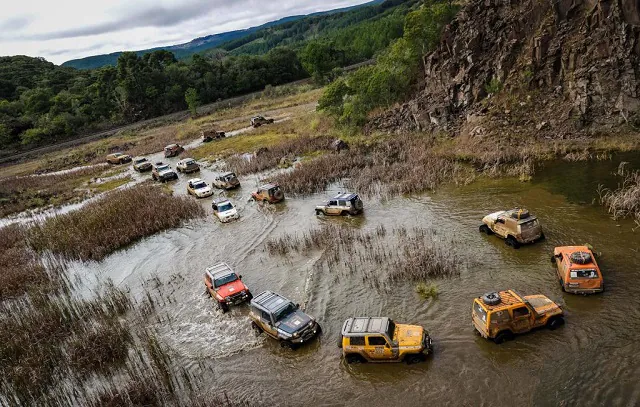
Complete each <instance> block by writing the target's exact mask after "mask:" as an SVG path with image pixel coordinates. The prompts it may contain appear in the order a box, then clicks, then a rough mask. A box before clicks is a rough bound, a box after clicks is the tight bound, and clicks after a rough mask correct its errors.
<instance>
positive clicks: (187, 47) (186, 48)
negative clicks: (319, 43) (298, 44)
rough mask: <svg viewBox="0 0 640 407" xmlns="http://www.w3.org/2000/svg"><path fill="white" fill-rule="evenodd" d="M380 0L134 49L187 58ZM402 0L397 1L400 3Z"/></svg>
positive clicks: (93, 64)
mask: <svg viewBox="0 0 640 407" xmlns="http://www.w3.org/2000/svg"><path fill="white" fill-rule="evenodd" d="M382 2H384V0H373V1H370V2H367V3H364V4H360V5H357V6H352V7H345V8H340V9H335V10H329V11H323V12H318V13H313V14H309V15H298V16H289V17H284V18H282V19H279V20H276V21H271V22H268V23H266V24H262V25H260V26H256V27H251V28H247V29H243V30H235V31H229V32H224V33H219V34H213V35H208V36H205V37H200V38H196V39H194V40H191V41H189V42H187V43H184V44H177V45H171V46H166V47H156V48H150V49H144V50H139V51H134V52H135V53H136V54H137V55H138V56H142V55H144V54H148V53H151V52H153V51H159V50H165V51H169V52H171V53H173V54H174V55H175V57H176V58H177V59H186V58H189V57H191V56H192V55H193V54H197V53H201V52H203V51H207V50H211V49H214V48H217V47H219V46H222V48H223V49H227V48H229V47H224V46H223V44H226V43H229V42H231V43H233V42H234V41H237V40H242V39H244V38H247V37H250V38H251V40H250V41H255V40H256V39H258V38H263V37H266V36H268V35H269V34H270V33H271V32H272V29H274V28H276V27H277V28H278V29H280V27H282V30H286V29H287V27H289V26H291V24H292V23H294V22H296V21H299V20H310V21H313V22H321V21H323V19H324V18H325V17H329V16H333V15H335V14H345V13H346V14H348V12H349V11H353V10H357V9H360V8H363V7H365V8H366V7H369V6H374V5H377V4H380V3H382ZM396 2H397V0H396ZM401 2H402V1H400V3H401ZM271 48H273V47H271ZM271 48H269V49H271ZM122 52H123V51H121V52H113V53H111V54H102V55H94V56H90V57H85V58H79V59H73V60H71V61H67V62H65V63H63V64H62V66H65V67H72V68H77V69H94V68H100V67H102V66H106V65H113V66H115V65H116V63H117V61H118V57H119V56H120V55H122ZM264 52H266V51H264ZM264 52H262V53H264ZM247 53H250V54H253V53H255V52H247Z"/></svg>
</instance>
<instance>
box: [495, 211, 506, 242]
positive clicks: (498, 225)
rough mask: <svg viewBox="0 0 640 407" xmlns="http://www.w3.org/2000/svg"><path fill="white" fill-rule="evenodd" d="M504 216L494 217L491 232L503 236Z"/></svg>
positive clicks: (504, 234)
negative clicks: (494, 221) (494, 220)
mask: <svg viewBox="0 0 640 407" xmlns="http://www.w3.org/2000/svg"><path fill="white" fill-rule="evenodd" d="M505 222H506V220H505V218H503V217H501V216H498V219H496V223H494V224H493V232H494V233H495V234H496V235H498V236H502V237H505V236H506V235H507V225H506V224H505Z"/></svg>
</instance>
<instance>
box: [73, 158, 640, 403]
mask: <svg viewBox="0 0 640 407" xmlns="http://www.w3.org/2000/svg"><path fill="white" fill-rule="evenodd" d="M153 159H155V157H154V158H153ZM166 161H169V162H171V164H172V166H174V168H175V162H177V161H178V159H177V158H175V159H168V160H166ZM620 161H629V162H630V167H633V168H636V169H637V168H640V157H639V156H638V155H627V156H618V157H614V158H613V159H612V160H610V161H600V162H589V163H566V162H559V163H550V164H547V165H546V166H545V168H543V169H541V170H540V171H539V173H538V174H537V175H536V176H535V177H534V180H533V182H531V183H520V182H518V181H517V180H512V179H497V180H481V181H477V182H475V183H473V184H471V185H468V186H464V187H455V186H449V187H444V188H442V189H440V190H439V191H437V192H436V193H432V194H425V195H422V196H414V197H404V198H395V199H391V200H388V201H381V200H377V199H371V200H366V201H365V208H366V209H365V211H366V212H365V214H364V216H363V217H361V218H324V217H316V216H315V215H314V211H313V209H314V206H315V204H317V203H318V202H319V201H322V200H324V199H325V198H326V197H327V196H329V195H331V194H333V193H335V192H338V190H339V186H333V187H332V188H331V190H330V191H328V192H327V193H326V194H322V195H316V196H311V197H306V198H297V197H288V198H287V200H286V201H285V202H284V203H282V204H279V205H273V206H270V205H266V206H264V205H259V204H256V203H254V202H250V200H249V198H250V194H251V191H252V190H253V189H254V187H255V186H256V185H257V184H258V177H257V176H253V177H246V178H243V179H241V181H242V188H241V189H239V190H238V191H234V192H230V193H229V194H228V196H229V197H230V198H231V199H232V201H233V202H234V203H235V204H236V205H237V206H238V208H239V210H240V214H241V219H240V220H239V221H237V222H235V223H231V224H226V225H222V224H220V223H219V222H217V221H216V220H215V219H214V218H213V216H212V215H209V216H208V217H207V218H206V219H204V220H200V221H196V222H193V223H191V224H189V225H188V226H187V227H184V228H181V229H177V230H171V231H167V232H164V233H161V234H158V235H155V236H152V237H149V238H146V239H144V240H143V241H141V242H139V243H137V244H135V245H134V246H132V247H130V248H128V249H126V250H122V251H119V252H117V253H115V254H113V255H112V256H110V257H108V258H107V259H106V260H104V261H103V262H101V263H86V264H82V263H75V264H74V265H73V268H72V271H73V273H74V275H75V277H76V278H78V279H80V280H82V281H84V282H86V283H89V284H88V286H89V287H91V284H90V282H91V281H104V280H106V279H111V280H113V281H114V282H115V283H116V284H117V285H119V286H123V287H124V286H126V287H130V288H131V290H132V292H133V293H134V294H136V295H140V293H141V292H142V290H143V288H147V289H151V290H152V291H153V292H155V293H161V294H162V298H163V300H161V301H160V302H158V304H157V306H158V309H157V310H158V313H159V315H160V316H161V318H162V320H163V322H162V323H157V326H156V328H157V329H158V330H159V333H160V336H161V338H162V339H163V341H164V342H165V343H166V344H167V345H168V346H169V347H170V349H171V352H172V354H173V357H174V360H175V361H176V362H178V363H180V364H182V365H184V366H186V367H187V368H188V369H189V370H191V371H192V372H193V373H194V374H195V375H196V376H197V377H202V380H203V381H204V383H201V384H198V386H204V387H209V388H214V389H218V390H220V391H222V390H226V391H227V392H228V393H229V394H232V395H233V396H234V397H235V396H237V397H246V398H249V399H254V400H256V399H257V400H261V401H270V402H271V403H273V404H276V405H301V404H308V405H365V404H366V405H376V406H377V405H388V404H389V403H393V402H396V403H397V401H398V400H401V401H402V405H411V406H413V405H416V406H418V405H426V404H430V405H456V406H458V405H474V406H475V405H491V404H495V403H503V404H505V405H506V404H515V403H519V404H524V405H581V404H584V405H606V406H616V405H619V406H631V405H637V404H638V403H640V386H638V385H637V382H638V377H639V375H640V345H639V344H638V342H637V339H636V338H637V331H638V330H639V329H640V309H639V307H638V305H639V301H638V298H640V285H638V284H636V283H637V281H638V279H639V277H640V270H639V269H638V265H639V264H640V249H639V247H640V230H637V231H634V230H633V227H634V226H635V225H634V224H633V222H631V221H614V220H612V219H610V217H609V216H608V215H607V213H606V211H605V210H604V209H603V208H602V207H601V206H598V205H597V204H594V199H596V198H597V193H596V189H597V187H598V185H600V184H603V185H605V186H609V187H615V186H616V183H617V182H619V178H617V177H616V176H615V175H614V172H615V171H616V169H617V168H618V164H619V163H620ZM215 174H217V169H216V167H215V166H212V167H210V168H203V169H202V171H201V173H200V174H196V175H194V177H196V176H197V177H200V178H204V179H206V180H207V181H209V182H210V181H211V180H212V178H213V176H214V175H215ZM148 176H149V175H148V173H147V175H143V176H142V177H148ZM136 177H138V178H140V176H138V175H136ZM138 178H137V179H138ZM188 178H191V177H189V176H185V175H181V176H180V179H179V180H178V181H176V182H174V183H173V187H174V189H175V192H176V194H184V193H186V182H187V180H188ZM211 199H212V198H208V199H203V200H201V203H202V205H203V206H204V207H206V208H207V209H208V212H209V213H210V212H211V209H210V205H211ZM513 206H524V207H527V208H529V209H530V210H531V212H532V213H534V214H536V215H537V216H538V217H539V218H540V219H541V221H542V223H543V227H544V230H545V234H546V236H547V239H546V240H545V241H543V242H541V243H538V244H535V245H532V246H526V247H523V248H521V249H520V250H513V249H511V248H509V247H508V246H506V245H505V244H504V243H503V241H501V240H500V239H498V238H496V237H495V236H485V235H482V234H480V233H479V232H478V225H479V224H480V222H481V219H482V217H483V216H484V215H485V214H487V213H490V212H494V211H496V210H500V209H507V208H510V207H513ZM324 224H339V225H341V226H343V227H353V228H358V229H361V230H365V231H366V230H374V229H375V228H376V227H377V226H379V225H384V226H385V227H386V228H387V229H388V230H391V229H393V228H394V227H400V226H404V227H407V228H409V229H411V228H414V227H421V228H427V229H431V230H434V231H435V233H436V236H437V238H438V239H439V240H441V241H442V242H450V241H452V242H454V243H455V247H454V250H455V252H456V253H458V254H459V255H460V256H461V257H462V258H464V259H465V262H464V265H463V266H462V267H461V274H460V276H459V277H454V278H451V279H445V280H437V281H436V283H437V285H438V290H439V296H438V298H437V299H435V300H427V301H423V300H421V299H420V298H419V297H418V295H417V294H415V292H414V287H415V283H400V284H390V283H386V285H385V287H384V290H376V289H373V288H372V287H371V285H370V284H368V283H366V282H364V281H363V279H362V278H361V276H360V275H358V274H352V275H348V274H346V273H345V274H341V275H340V276H339V277H336V275H335V273H332V272H330V271H328V270H326V269H324V270H316V268H314V264H316V263H317V262H319V261H320V260H321V259H322V258H323V253H320V252H313V253H309V254H306V255H299V254H295V255H290V256H288V257H279V256H271V255H269V254H268V253H267V252H266V251H265V249H264V243H265V241H266V240H268V239H269V238H270V237H274V236H281V235H284V234H285V233H296V232H297V233H302V232H305V231H308V230H309V229H310V228H314V227H320V226H322V225H324ZM585 242H588V243H590V244H592V245H593V246H594V247H595V248H596V250H597V251H599V252H602V257H601V258H600V263H601V267H602V268H603V272H604V275H605V282H606V287H607V291H606V292H605V293H603V294H602V295H596V296H590V297H579V296H572V295H569V294H564V293H562V292H561V290H560V287H559V285H558V284H557V280H556V278H555V277H554V271H553V268H552V266H551V264H550V262H549V257H550V255H551V253H552V251H553V248H554V246H556V245H567V244H582V243H585ZM392 243H393V242H392ZM220 261H225V262H227V263H229V264H230V265H231V266H232V267H234V268H235V270H236V271H237V272H238V273H239V274H242V275H243V278H244V281H245V282H246V283H247V284H248V285H249V287H250V288H251V290H252V291H253V292H254V294H257V293H259V292H260V291H262V290H266V289H269V290H272V291H277V292H280V293H282V294H284V295H285V296H287V297H289V298H290V299H292V300H294V301H296V302H300V303H301V304H303V306H304V308H306V310H307V311H308V312H309V313H310V314H312V315H314V316H315V317H316V318H317V319H318V320H319V322H320V323H321V325H322V327H323V335H322V336H321V337H320V339H319V340H318V341H317V342H313V343H311V344H310V345H308V346H306V347H304V348H302V349H299V350H297V351H295V352H293V351H290V350H283V349H281V348H280V347H279V346H278V344H277V343H276V342H275V341H273V340H270V339H268V338H264V337H258V338H256V337H255V336H254V335H253V333H252V331H251V329H250V325H249V319H248V309H247V307H246V306H239V307H235V308H233V309H232V311H231V312H230V313H228V314H226V315H221V314H219V313H218V311H217V309H216V307H215V306H214V303H213V302H212V300H211V299H209V298H208V297H207V296H206V295H205V293H204V285H203V271H204V269H205V267H207V266H208V265H212V264H214V263H216V262H220ZM343 261H349V259H343ZM380 268H381V269H384V265H380ZM509 288H514V289H517V290H519V291H521V292H523V293H525V294H534V293H541V294H545V295H547V296H549V297H550V298H551V299H553V300H555V301H557V302H558V303H559V304H561V306H563V307H564V309H565V310H566V314H567V315H566V322H567V323H566V325H565V326H564V327H562V328H561V329H559V330H556V331H553V332H551V331H547V330H541V331H536V332H533V333H530V334H527V335H523V336H520V337H518V338H517V339H516V340H514V341H512V342H509V343H506V344H503V345H499V346H498V345H495V344H493V343H491V342H489V341H487V340H484V339H482V338H480V337H479V336H477V335H475V334H474V331H473V328H472V325H471V315H470V314H471V309H470V308H471V302H472V299H473V298H474V297H476V296H478V295H481V294H483V293H485V292H488V291H493V290H500V289H509ZM375 315H382V316H390V317H392V318H394V319H396V320H397V321H399V322H407V323H415V324H421V325H423V326H425V327H426V328H427V329H428V330H429V332H430V334H431V335H432V337H433V338H434V347H435V353H434V354H433V355H432V356H431V357H429V359H428V361H427V362H426V363H423V364H418V365H412V366H407V365H405V364H392V365H387V364H383V365H375V364H365V365H358V366H348V365H346V364H344V363H343V362H342V361H341V358H340V350H339V349H338V348H337V346H336V342H337V340H338V338H339V334H340V329H341V326H342V323H343V321H344V319H346V318H348V317H351V316H375Z"/></svg>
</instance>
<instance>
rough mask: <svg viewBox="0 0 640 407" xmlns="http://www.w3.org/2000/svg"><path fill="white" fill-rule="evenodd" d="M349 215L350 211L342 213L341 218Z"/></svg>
mask: <svg viewBox="0 0 640 407" xmlns="http://www.w3.org/2000/svg"><path fill="white" fill-rule="evenodd" d="M348 214H349V212H348V211H342V212H340V215H341V216H347V215H348Z"/></svg>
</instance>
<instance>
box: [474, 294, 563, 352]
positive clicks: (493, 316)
mask: <svg viewBox="0 0 640 407" xmlns="http://www.w3.org/2000/svg"><path fill="white" fill-rule="evenodd" d="M563 314H564V313H563V311H562V308H560V306H559V305H558V304H556V303H555V302H553V301H551V300H550V299H549V298H547V297H545V296H544V295H529V296H526V297H525V296H522V295H520V294H518V293H516V292H515V291H513V290H507V291H500V292H494V293H489V294H485V295H483V296H482V297H478V298H476V299H474V300H473V307H472V308H471V318H472V320H473V326H474V328H475V329H476V331H478V332H479V333H480V335H481V336H482V337H483V338H487V339H493V341H494V342H495V343H498V344H500V343H503V342H505V341H508V340H511V339H513V337H514V335H515V334H521V333H525V332H529V331H531V330H532V329H535V328H540V327H545V326H546V327H548V328H549V329H552V330H553V329H556V328H558V327H559V326H561V325H563V324H564V318H563Z"/></svg>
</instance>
